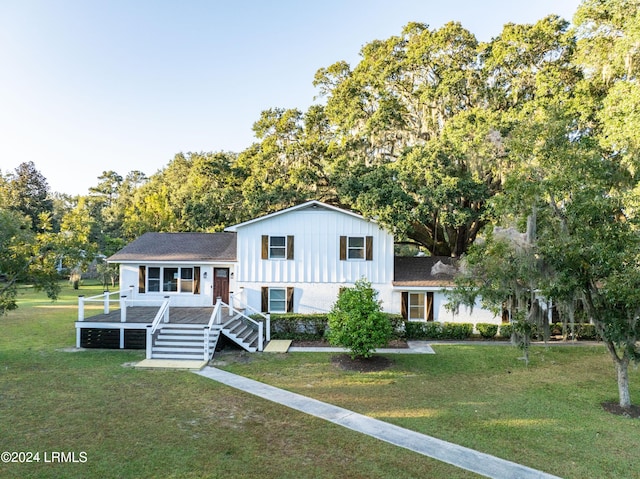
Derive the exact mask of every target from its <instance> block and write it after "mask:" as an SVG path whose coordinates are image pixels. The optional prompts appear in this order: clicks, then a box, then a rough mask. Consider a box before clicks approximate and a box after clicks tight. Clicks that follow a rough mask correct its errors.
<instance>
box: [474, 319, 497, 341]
mask: <svg viewBox="0 0 640 479" xmlns="http://www.w3.org/2000/svg"><path fill="white" fill-rule="evenodd" d="M476 329H477V330H478V332H479V333H480V336H482V337H483V338H485V339H492V338H494V337H495V336H496V334H498V325H497V324H490V323H478V324H476Z"/></svg>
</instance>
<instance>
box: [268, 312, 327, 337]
mask: <svg viewBox="0 0 640 479" xmlns="http://www.w3.org/2000/svg"><path fill="white" fill-rule="evenodd" d="M327 322H328V318H327V315H326V314H297V313H293V314H292V313H287V314H272V315H271V337H272V338H273V339H290V340H292V341H296V340H297V341H319V340H321V339H323V338H324V336H325V332H326V330H327Z"/></svg>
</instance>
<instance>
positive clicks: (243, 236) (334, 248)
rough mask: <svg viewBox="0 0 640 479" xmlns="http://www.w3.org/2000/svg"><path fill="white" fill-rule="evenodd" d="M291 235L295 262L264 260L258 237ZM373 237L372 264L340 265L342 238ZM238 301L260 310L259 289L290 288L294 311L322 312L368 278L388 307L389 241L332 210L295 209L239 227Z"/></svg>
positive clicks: (362, 221)
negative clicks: (345, 288) (342, 290)
mask: <svg viewBox="0 0 640 479" xmlns="http://www.w3.org/2000/svg"><path fill="white" fill-rule="evenodd" d="M263 235H267V236H293V238H294V251H293V259H289V260H286V259H274V260H270V259H266V260H265V259H262V236H263ZM341 236H359V237H367V236H371V237H372V238H373V245H372V246H373V248H372V252H373V256H372V260H371V261H366V260H346V261H345V260H340V237H341ZM237 241H238V265H237V270H236V275H237V277H236V281H237V285H238V287H239V288H242V294H241V298H242V299H241V301H243V302H246V303H247V304H248V305H249V306H251V307H253V308H255V309H258V310H259V309H260V307H261V288H262V287H293V288H294V311H295V312H299V313H314V312H326V311H328V310H330V309H331V306H332V305H333V303H334V302H335V300H336V298H337V295H338V291H339V290H340V288H341V287H343V286H352V285H353V284H354V283H355V282H356V281H357V280H358V279H360V278H366V279H367V281H369V282H371V283H372V286H373V287H374V288H376V289H377V290H379V292H380V295H379V299H381V300H383V301H387V302H388V304H390V302H391V300H392V296H391V283H392V281H393V236H392V235H390V234H389V233H387V232H386V231H385V230H383V229H382V228H380V227H379V226H378V225H377V224H376V223H374V222H371V221H367V220H366V219H364V218H360V217H357V216H355V215H352V214H348V213H343V212H340V211H336V210H333V209H328V208H323V207H315V208H312V207H310V208H302V209H298V210H293V211H290V212H287V213H285V214H281V215H277V216H274V217H268V218H265V219H264V220H261V221H255V222H251V223H249V224H246V225H242V226H240V227H238V228H237Z"/></svg>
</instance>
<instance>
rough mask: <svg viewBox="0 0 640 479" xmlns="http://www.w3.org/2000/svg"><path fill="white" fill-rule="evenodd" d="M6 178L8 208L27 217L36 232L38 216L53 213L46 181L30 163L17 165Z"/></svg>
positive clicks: (38, 226)
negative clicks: (7, 179)
mask: <svg viewBox="0 0 640 479" xmlns="http://www.w3.org/2000/svg"><path fill="white" fill-rule="evenodd" d="M8 178H9V181H8V206H9V207H10V208H11V209H15V210H16V211H19V212H20V213H22V214H23V215H25V216H28V217H29V218H30V219H31V229H33V230H34V231H38V230H39V228H40V225H39V217H40V215H41V214H42V213H52V211H53V202H52V201H51V199H50V198H49V185H48V183H47V179H46V178H45V177H44V176H43V175H42V173H40V172H39V171H38V170H37V169H36V166H35V164H34V163H33V162H32V161H29V162H26V163H21V164H20V165H18V167H17V168H16V169H15V171H14V173H13V174H10V175H9V177H8ZM40 231H42V230H40Z"/></svg>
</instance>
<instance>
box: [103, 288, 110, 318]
mask: <svg viewBox="0 0 640 479" xmlns="http://www.w3.org/2000/svg"><path fill="white" fill-rule="evenodd" d="M102 294H103V295H104V314H109V291H103V292H102Z"/></svg>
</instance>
